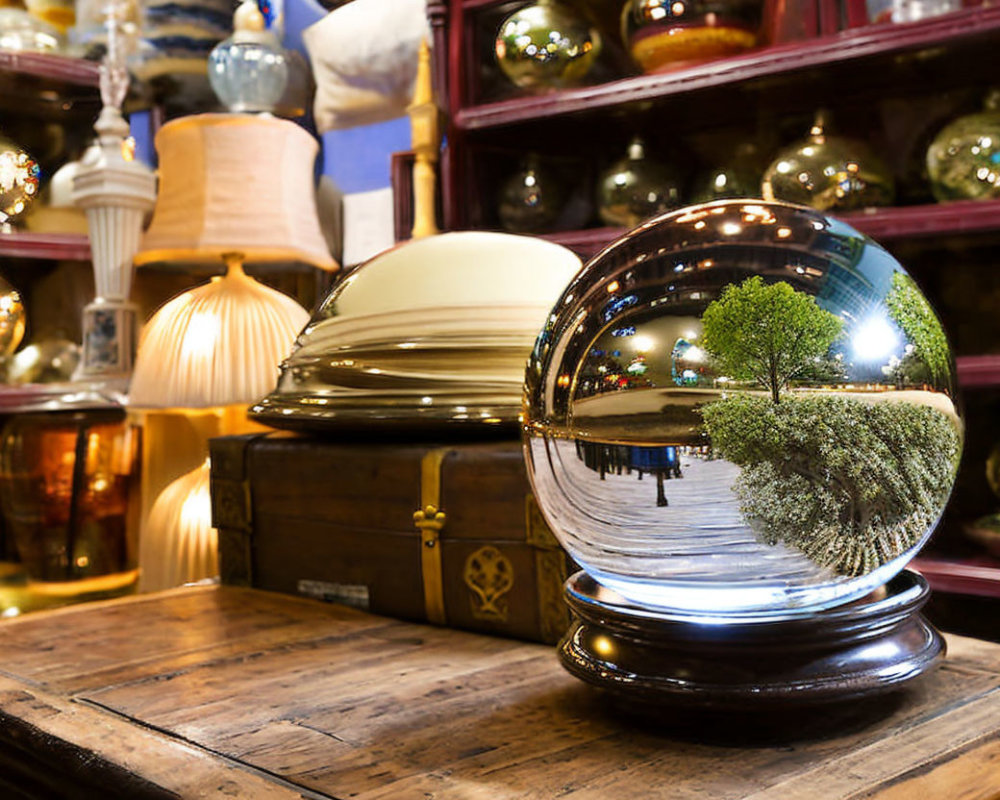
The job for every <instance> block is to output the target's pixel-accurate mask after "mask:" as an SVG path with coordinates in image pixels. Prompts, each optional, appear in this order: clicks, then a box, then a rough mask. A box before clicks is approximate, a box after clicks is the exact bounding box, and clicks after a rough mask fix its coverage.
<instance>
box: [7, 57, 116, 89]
mask: <svg viewBox="0 0 1000 800" xmlns="http://www.w3.org/2000/svg"><path fill="white" fill-rule="evenodd" d="M0 72H3V73H7V74H16V75H19V76H20V77H22V78H29V77H31V78H39V79H44V80H49V81H53V82H56V83H59V84H62V85H64V86H88V87H92V88H95V89H96V88H97V87H98V86H99V85H100V79H101V71H100V67H99V66H98V64H97V63H96V62H94V61H86V60H84V59H82V58H69V57H68V56H61V55H54V54H51V53H27V52H26V53H20V52H11V51H9V50H0Z"/></svg>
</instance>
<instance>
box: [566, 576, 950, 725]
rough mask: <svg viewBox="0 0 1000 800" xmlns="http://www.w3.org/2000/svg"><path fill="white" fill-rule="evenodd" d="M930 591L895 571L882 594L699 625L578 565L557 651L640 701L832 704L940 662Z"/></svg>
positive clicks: (585, 676)
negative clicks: (807, 611)
mask: <svg viewBox="0 0 1000 800" xmlns="http://www.w3.org/2000/svg"><path fill="white" fill-rule="evenodd" d="M928 594H929V590H928V588H927V583H926V581H924V579H923V578H922V577H921V576H920V575H918V574H916V573H913V572H909V571H904V572H902V573H900V574H899V575H898V576H896V577H895V578H894V579H893V580H892V581H890V582H889V583H888V584H887V585H886V587H885V592H884V593H881V594H880V596H874V595H873V596H871V597H869V598H865V599H863V600H860V601H857V602H854V603H851V604H848V605H845V606H840V607H838V608H833V609H829V610H826V611H822V612H818V613H816V614H815V615H812V616H809V617H804V618H801V619H790V620H781V621H755V622H736V623H731V624H705V623H704V622H700V621H697V620H696V619H695V618H693V617H692V618H684V617H683V616H680V615H670V616H667V615H659V614H657V613H655V612H653V611H650V610H647V609H642V608H639V607H636V606H633V605H630V604H628V603H627V602H626V601H625V600H624V599H623V598H621V597H620V596H619V595H617V594H616V593H614V592H610V591H608V590H607V589H605V588H604V587H602V586H600V584H598V583H597V582H596V581H594V579H593V578H591V577H590V576H588V575H587V574H585V573H583V572H578V573H576V574H575V575H574V576H573V577H571V578H570V579H569V581H567V583H566V599H567V601H568V602H569V605H570V607H571V608H572V610H573V612H574V615H575V619H574V622H573V624H572V625H571V626H570V629H569V631H567V633H566V635H565V636H564V637H563V639H562V641H561V642H560V644H559V657H560V660H561V661H562V664H563V666H564V667H565V668H566V669H567V670H569V671H570V672H571V673H572V674H573V675H575V676H576V677H578V678H580V679H582V680H584V681H586V682H588V683H590V684H593V685H594V686H597V687H599V688H601V689H603V690H605V691H607V692H609V693H610V694H612V695H613V696H614V697H615V698H616V699H618V700H620V701H624V702H625V703H626V704H627V705H629V706H632V707H635V708H639V709H643V708H657V707H661V706H663V705H674V706H691V707H699V708H705V709H713V710H718V711H724V712H731V711H735V712H748V711H749V712H754V711H763V710H781V709H785V710H788V709H793V708H796V707H800V706H811V705H820V704H830V703H840V702H843V701H847V700H854V699H857V698H861V697H867V696H871V695H880V694H884V693H886V692H890V691H893V690H896V689H898V688H900V687H902V686H903V685H904V684H906V683H908V682H909V681H911V680H913V679H915V678H917V677H919V676H920V675H922V674H924V673H925V672H927V671H929V670H930V669H932V668H933V667H934V666H935V665H936V664H937V662H938V661H939V660H940V659H941V657H942V656H943V655H944V650H945V647H944V640H943V639H942V638H941V635H940V634H939V633H938V632H937V631H936V630H935V629H934V628H933V627H932V626H931V625H930V624H928V623H927V621H926V620H924V618H923V617H922V616H921V615H920V613H919V612H920V608H921V607H922V606H923V604H924V603H925V602H926V600H927V596H928Z"/></svg>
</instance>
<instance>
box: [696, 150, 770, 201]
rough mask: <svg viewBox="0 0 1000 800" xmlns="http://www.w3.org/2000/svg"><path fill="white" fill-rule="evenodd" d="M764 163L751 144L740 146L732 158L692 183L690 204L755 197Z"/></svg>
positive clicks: (710, 169) (757, 195)
mask: <svg viewBox="0 0 1000 800" xmlns="http://www.w3.org/2000/svg"><path fill="white" fill-rule="evenodd" d="M765 166H766V162H765V163H761V157H760V152H759V150H758V147H757V145H756V144H755V143H754V142H741V143H740V144H739V145H737V146H736V149H735V152H734V155H733V157H732V158H730V159H728V160H726V161H723V162H721V163H719V164H717V165H714V166H712V167H710V168H709V169H707V170H705V171H704V172H702V173H701V174H700V175H698V176H697V177H696V178H695V180H694V186H693V188H692V190H691V200H692V202H695V203H708V202H710V201H712V200H726V199H728V198H738V197H759V196H760V179H761V175H762V173H763V172H764V167H765Z"/></svg>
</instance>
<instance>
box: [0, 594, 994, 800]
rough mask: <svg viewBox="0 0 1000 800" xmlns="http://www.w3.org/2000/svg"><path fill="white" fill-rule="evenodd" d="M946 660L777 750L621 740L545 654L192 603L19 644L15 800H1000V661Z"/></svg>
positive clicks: (733, 743)
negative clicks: (56, 799)
mask: <svg viewBox="0 0 1000 800" xmlns="http://www.w3.org/2000/svg"><path fill="white" fill-rule="evenodd" d="M948 641H949V648H950V652H949V655H948V658H947V659H946V661H945V664H944V666H943V667H942V668H940V669H939V670H938V671H937V672H935V673H934V674H933V675H931V676H929V677H928V678H927V679H926V680H924V681H923V682H921V683H919V684H918V685H916V686H915V687H913V688H912V689H910V690H907V691H906V692H905V693H902V694H901V695H899V696H898V697H896V698H893V699H889V700H887V701H884V702H882V703H880V704H877V705H876V704H871V705H870V707H868V708H860V709H858V708H855V709H849V710H848V711H849V712H850V713H849V714H848V713H847V712H832V711H822V710H812V711H805V710H804V711H803V713H802V715H801V719H800V720H797V722H796V726H795V728H794V730H793V731H792V732H791V733H789V732H788V731H787V730H786V731H783V732H782V733H780V734H775V733H774V732H773V731H770V730H767V729H766V723H767V720H760V721H758V723H757V724H759V728H756V727H755V723H754V722H753V721H750V722H749V723H748V722H747V721H746V720H743V721H741V723H740V724H739V725H737V724H735V723H730V722H727V720H725V719H719V720H714V721H713V722H712V723H711V725H709V726H708V727H706V726H705V725H701V724H699V723H700V722H701V720H699V719H698V715H693V714H690V713H688V714H686V715H680V714H671V713H669V712H663V713H662V714H660V715H658V716H656V715H654V716H651V717H650V718H649V719H647V720H645V721H640V720H636V719H633V718H625V717H621V716H619V715H618V714H617V713H616V712H615V711H614V710H613V709H612V708H610V707H609V706H608V705H607V704H606V703H605V702H604V701H603V698H602V697H601V696H600V695H598V694H596V693H594V692H593V691H592V690H590V689H589V688H588V687H587V686H584V685H583V684H581V683H579V682H577V681H576V680H574V679H573V678H571V677H570V676H569V675H568V674H566V673H564V672H563V670H562V669H561V667H559V665H558V663H557V661H556V658H555V653H554V651H553V650H552V649H551V648H548V647H545V646H542V645H534V644H522V643H517V642H514V641H511V640H507V639H500V638H491V637H486V636H480V635H476V634H469V633H462V632H458V631H453V630H448V629H444V628H433V627H428V626H421V625H414V624H410V623H403V622H396V621H391V620H388V619H384V618H380V617H375V616H371V615H367V614H363V613H361V612H358V611H355V610H352V609H348V608H344V607H339V606H333V605H326V604H322V603H318V602H314V601H310V600H305V599H299V598H295V597H286V596H282V595H276V594H270V593H265V592H260V591H257V590H251V589H240V588H235V587H221V588H217V587H201V588H189V589H183V590H176V591H172V592H166V593H161V594H158V595H146V596H139V597H134V598H129V599H125V600H116V601H109V602H106V603H100V604H94V605H91V606H81V607H74V608H68V609H61V610H58V611H54V612H43V613H40V614H36V615H29V616H26V617H22V618H20V619H14V620H9V621H5V622H3V623H0V653H2V656H0V658H2V663H0V789H2V790H4V791H3V792H0V793H2V795H3V796H4V797H8V796H9V797H14V798H17V797H39V796H40V797H48V796H60V794H59V792H63V794H62V795H61V796H66V797H74V798H75V797H91V796H93V797H129V798H144V797H151V798H152V797H155V798H160V797H185V798H186V797H249V798H257V797H268V798H271V797H274V798H278V799H279V800H280V798H282V797H289V798H291V797H313V798H315V797H320V798H322V797H332V798H338V799H340V798H343V799H345V800H346V798H362V800H375V799H376V798H380V799H388V798H393V799H394V800H395V799H397V798H402V799H404V800H405V799H406V798H417V799H421V798H423V799H424V800H427V799H428V798H434V799H435V800H440V799H442V798H456V799H457V800H479V798H491V800H492V799H500V800H502V799H504V798H538V799H539V800H541V799H543V798H544V799H546V800H548V798H557V797H570V798H573V799H574V800H577V799H580V800H582V799H583V798H586V799H588V800H590V799H591V798H594V799H596V798H602V799H604V798H640V797H641V798H660V797H662V798H671V799H675V798H713V800H727V799H728V798H754V800H775V799H778V798H780V800H815V798H823V799H824V800H834V799H835V798H845V799H847V798H850V800H860V798H877V799H878V800H910V798H925V797H926V798H960V799H961V800H972V799H973V798H977V799H983V800H985V799H987V798H1000V646H997V645H993V644H988V643H985V642H980V641H977V640H972V639H964V638H961V637H949V639H948ZM70 787H72V790H70Z"/></svg>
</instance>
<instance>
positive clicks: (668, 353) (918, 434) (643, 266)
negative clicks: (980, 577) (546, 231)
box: [523, 200, 963, 620]
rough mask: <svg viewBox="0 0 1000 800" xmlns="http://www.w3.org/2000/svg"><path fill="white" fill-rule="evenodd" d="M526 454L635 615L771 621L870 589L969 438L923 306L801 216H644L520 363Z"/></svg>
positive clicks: (595, 573)
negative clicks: (524, 365)
mask: <svg viewBox="0 0 1000 800" xmlns="http://www.w3.org/2000/svg"><path fill="white" fill-rule="evenodd" d="M525 381H526V385H525V406H524V424H523V431H524V444H525V458H526V461H527V464H528V471H529V476H530V479H531V483H532V486H533V489H534V493H535V496H536V498H537V499H538V503H539V505H540V507H541V509H542V511H543V513H544V515H545V517H546V520H547V521H548V523H549V525H550V526H551V528H552V530H553V531H554V532H555V534H556V536H557V537H558V539H559V540H560V542H561V543H562V544H563V546H564V547H565V548H566V550H567V551H568V552H569V554H570V555H571V556H572V557H573V558H574V559H576V561H577V562H578V563H579V564H580V566H581V567H583V569H584V570H586V571H587V572H588V573H589V574H590V575H591V576H592V577H593V578H595V579H596V580H597V581H598V582H600V583H601V584H603V585H604V586H606V587H607V588H609V589H612V590H614V591H616V592H618V593H619V594H620V595H622V596H623V597H624V598H625V599H626V600H628V601H630V602H632V603H635V604H638V605H640V606H643V607H647V608H652V609H660V610H666V611H673V612H677V613H683V614H688V615H691V614H694V615H698V616H705V617H712V618H716V617H718V618H722V619H744V620H746V619H756V618H781V617H791V616H798V615H805V614H808V613H812V612H813V611H815V610H818V609H822V608H826V607H830V606H833V605H836V604H839V603H843V602H847V601H850V600H853V599H855V598H859V597H861V596H863V595H865V594H867V593H868V592H870V591H872V590H873V589H875V588H876V587H878V586H880V585H881V584H883V583H885V582H886V581H887V580H889V578H891V577H892V576H893V575H894V574H895V573H897V572H898V571H899V570H901V569H902V568H903V566H904V565H905V564H906V563H907V561H909V559H910V558H911V557H912V556H913V554H914V553H915V552H916V551H917V550H918V549H919V548H920V547H921V545H923V543H924V542H925V541H926V539H927V537H928V536H929V535H930V533H931V531H932V530H933V528H934V526H935V525H936V523H937V521H938V519H939V517H940V515H941V512H942V510H943V509H944V506H945V503H946V501H947V499H948V496H949V493H950V491H951V487H952V484H953V482H954V479H955V473H956V470H957V468H958V461H959V456H960V452H961V447H962V438H963V423H962V421H961V419H960V417H959V412H958V410H957V407H956V402H955V392H956V389H955V386H956V383H955V373H954V366H953V359H952V355H951V352H950V349H949V346H948V342H947V339H946V338H945V335H944V332H943V330H942V328H941V325H940V323H939V321H938V319H937V317H936V316H935V314H934V312H933V310H932V309H931V307H930V306H929V304H928V303H927V301H926V300H925V298H924V296H923V295H922V294H921V292H920V290H919V289H918V288H917V286H916V284H915V283H914V282H913V280H912V279H911V278H910V277H909V275H907V273H906V272H905V271H904V270H903V268H902V267H901V266H900V265H899V264H898V263H897V262H896V260H895V259H894V258H893V257H892V256H891V255H890V254H889V253H888V252H886V251H885V250H884V249H882V248H881V247H880V246H879V245H878V244H876V243H875V242H873V241H871V240H870V239H868V238H866V237H865V236H863V235H861V234H860V233H858V232H857V231H855V230H854V229H853V228H851V227H849V226H847V225H845V224H844V223H842V222H839V221H837V220H835V219H832V218H829V217H826V216H823V215H822V214H820V213H818V212H816V211H814V210H812V209H808V208H804V207H800V206H792V205H786V204H781V203H767V202H762V201H759V200H724V201H719V202H715V203H709V204H705V205H700V206H692V207H688V208H685V209H681V210H679V211H675V212H672V213H670V214H666V215H664V216H661V217H658V218H656V219H653V220H650V221H648V222H646V223H645V224H643V225H641V226H640V227H638V228H636V229H635V230H634V231H632V232H631V233H629V234H627V235H626V236H624V237H622V238H621V239H619V240H618V241H617V242H615V243H614V244H612V245H610V246H609V247H608V248H607V249H606V250H604V251H603V252H602V253H601V254H600V255H599V256H598V257H597V258H595V259H594V260H593V261H591V262H590V263H589V264H587V265H586V266H585V267H584V268H583V270H582V271H581V272H580V273H578V274H577V276H576V277H575V278H574V280H573V281H572V282H571V283H570V284H569V286H568V287H567V288H566V290H565V292H564V293H563V296H562V297H561V298H560V299H559V301H558V302H557V303H556V305H555V307H554V308H553V310H552V312H551V314H550V316H549V318H548V322H547V323H546V325H545V327H544V329H543V330H542V332H541V334H540V335H539V337H538V340H537V342H536V344H535V349H534V351H533V353H532V356H531V359H530V361H529V364H528V369H527V372H526V378H525Z"/></svg>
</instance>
